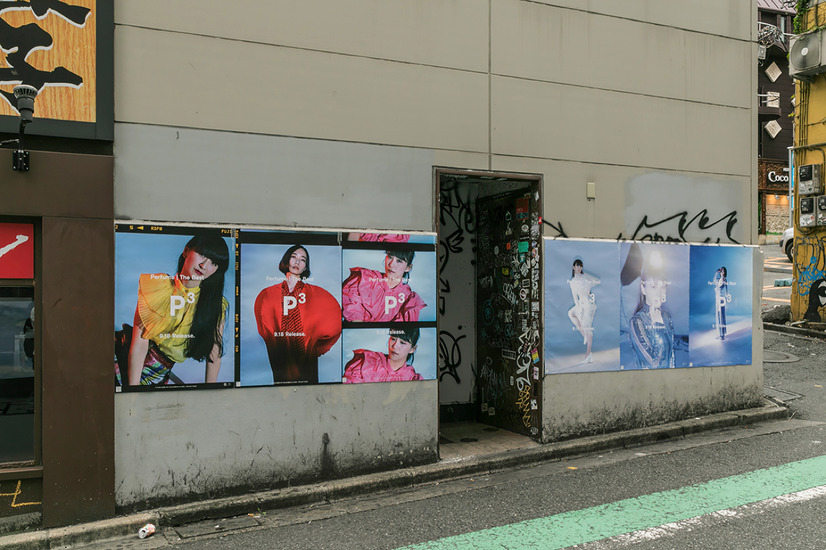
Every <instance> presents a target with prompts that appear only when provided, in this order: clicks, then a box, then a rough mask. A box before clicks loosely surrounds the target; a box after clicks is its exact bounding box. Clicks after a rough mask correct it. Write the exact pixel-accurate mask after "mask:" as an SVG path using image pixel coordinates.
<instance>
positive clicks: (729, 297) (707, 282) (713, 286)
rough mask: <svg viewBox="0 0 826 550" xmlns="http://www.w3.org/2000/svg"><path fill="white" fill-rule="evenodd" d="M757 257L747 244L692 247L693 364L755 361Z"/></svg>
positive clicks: (691, 341) (730, 363)
mask: <svg viewBox="0 0 826 550" xmlns="http://www.w3.org/2000/svg"><path fill="white" fill-rule="evenodd" d="M752 258H753V251H752V249H751V248H747V247H743V246H721V245H716V246H715V245H692V246H691V339H690V345H689V350H690V366H694V367H705V366H716V365H750V364H751V348H752V328H753V327H752V290H753V289H752V266H753V263H752Z"/></svg>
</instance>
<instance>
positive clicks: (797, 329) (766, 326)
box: [763, 321, 826, 339]
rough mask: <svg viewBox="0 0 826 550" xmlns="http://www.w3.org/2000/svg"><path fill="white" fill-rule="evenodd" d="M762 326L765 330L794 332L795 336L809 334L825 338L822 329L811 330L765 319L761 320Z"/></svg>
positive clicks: (825, 334) (825, 333)
mask: <svg viewBox="0 0 826 550" xmlns="http://www.w3.org/2000/svg"><path fill="white" fill-rule="evenodd" d="M763 328H764V329H766V330H773V331H774V332H783V333H786V334H794V335H796V336H809V337H811V338H820V339H826V332H824V331H822V330H812V329H809V328H801V327H793V326H790V325H778V324H777V323H769V322H766V321H763Z"/></svg>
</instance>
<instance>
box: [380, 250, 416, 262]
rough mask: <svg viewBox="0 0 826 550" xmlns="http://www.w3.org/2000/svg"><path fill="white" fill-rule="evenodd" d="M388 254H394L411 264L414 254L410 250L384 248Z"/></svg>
mask: <svg viewBox="0 0 826 550" xmlns="http://www.w3.org/2000/svg"><path fill="white" fill-rule="evenodd" d="M384 253H385V254H387V255H388V256H395V257H396V258H398V259H400V260H401V261H403V262H404V263H406V264H407V265H413V256H415V255H416V253H415V252H413V251H412V250H385V251H384Z"/></svg>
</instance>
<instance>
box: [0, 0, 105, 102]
mask: <svg viewBox="0 0 826 550" xmlns="http://www.w3.org/2000/svg"><path fill="white" fill-rule="evenodd" d="M21 9H23V10H25V9H30V10H31V11H32V13H33V14H34V15H35V16H36V17H37V18H38V19H43V18H44V17H46V16H47V15H49V13H50V12H51V13H53V14H55V15H58V16H60V17H63V18H64V19H66V20H67V21H69V22H70V23H72V24H74V25H76V26H79V27H82V26H84V25H85V24H86V20H87V19H88V17H89V14H90V13H91V10H90V9H89V8H85V7H83V6H73V5H71V4H68V3H66V2H61V1H59V0H30V1H28V2H26V1H24V0H14V1H7V2H0V15H2V13H3V12H4V11H7V10H16V11H19V10H21ZM53 45H54V40H53V39H52V36H51V35H50V34H49V33H48V32H46V31H45V30H43V29H41V28H40V27H39V26H38V25H37V24H35V23H28V24H25V25H21V26H20V27H14V26H12V25H10V24H8V23H7V22H6V21H4V20H3V19H0V48H2V49H3V51H5V52H8V53H7V55H6V64H7V65H8V67H4V68H0V84H17V83H20V84H28V85H29V86H34V87H35V88H37V89H38V90H42V89H43V87H44V86H46V85H51V86H72V87H75V88H77V87H80V86H81V85H82V84H83V78H82V77H81V76H80V75H77V74H75V73H73V72H72V71H70V70H68V69H67V68H65V67H55V68H54V69H52V70H50V71H43V70H40V69H38V68H36V67H33V66H32V65H31V64H29V62H28V61H27V58H28V57H29V55H30V54H31V53H32V52H34V51H36V50H48V49H51V48H52V46H53ZM0 93H2V95H3V97H4V98H5V99H6V101H8V102H9V104H10V105H11V106H12V107H14V108H17V100H16V99H15V98H14V95H13V94H12V92H9V91H2V92H0Z"/></svg>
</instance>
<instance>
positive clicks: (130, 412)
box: [115, 0, 762, 505]
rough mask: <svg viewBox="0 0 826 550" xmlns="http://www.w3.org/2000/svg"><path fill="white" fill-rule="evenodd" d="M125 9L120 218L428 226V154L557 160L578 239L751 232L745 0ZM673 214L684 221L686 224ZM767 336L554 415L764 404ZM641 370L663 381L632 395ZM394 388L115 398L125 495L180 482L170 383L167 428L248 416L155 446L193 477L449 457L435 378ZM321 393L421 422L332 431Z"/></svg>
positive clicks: (340, 405) (463, 164)
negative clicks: (726, 228)
mask: <svg viewBox="0 0 826 550" xmlns="http://www.w3.org/2000/svg"><path fill="white" fill-rule="evenodd" d="M115 19H116V29H115V120H116V141H115V158H116V173H115V209H116V217H117V218H120V219H145V220H158V221H174V222H201V223H220V222H224V223H226V222H229V223H237V224H258V225H266V226H278V227H299V228H343V229H347V228H371V229H400V230H401V229H408V230H424V231H433V230H435V229H436V217H435V215H436V195H435V184H434V182H433V179H432V168H433V167H434V166H447V167H452V168H467V169H480V170H497V171H515V172H522V173H538V174H542V175H543V177H544V188H543V197H544V213H543V215H544V216H545V218H546V219H548V220H551V221H553V222H554V224H555V225H557V226H560V227H564V229H565V234H566V235H567V236H570V237H601V238H616V237H618V236H621V237H625V238H630V237H632V236H634V235H635V232H636V231H637V228H638V227H639V224H640V221H641V219H643V218H645V217H646V216H647V217H648V219H649V220H659V219H666V218H668V217H669V216H673V215H674V214H680V213H685V215H686V216H687V217H688V218H692V217H693V216H694V215H695V214H697V213H698V212H701V211H703V210H705V211H706V212H707V215H708V216H709V218H711V219H718V218H723V217H724V216H726V215H729V214H730V213H732V212H734V213H735V215H736V219H737V224H736V225H735V226H734V230H733V232H732V233H730V234H727V233H724V232H721V229H720V226H715V227H714V228H712V229H703V228H699V227H692V228H690V231H689V232H688V233H687V234H686V235H685V237H686V238H687V239H688V240H705V239H706V238H710V239H712V240H714V239H720V240H721V241H724V242H730V241H732V240H734V241H737V242H740V243H753V242H756V235H757V220H756V212H754V211H753V207H752V205H754V204H755V203H756V191H755V185H754V181H755V179H756V173H755V171H756V164H757V163H756V135H755V132H753V130H752V129H753V128H754V127H755V125H756V111H757V109H756V94H755V92H754V90H756V72H755V71H756V68H755V67H756V64H755V63H753V60H754V58H755V56H756V46H755V43H754V32H755V29H756V24H755V23H756V6H755V5H754V2H753V1H751V0H736V1H732V2H727V3H725V5H724V6H721V5H720V3H719V2H713V1H712V0H698V1H696V2H676V3H675V2H662V1H659V0H627V1H623V2H616V1H613V0H601V1H599V0H589V1H588V2H582V1H581V0H576V1H574V0H558V1H533V2H527V1H522V0H487V1H484V0H435V1H434V0H395V1H393V2H382V1H378V0H352V1H350V2H334V1H329V0H326V1H323V0H305V1H302V2H293V1H287V0H272V1H269V2H259V1H252V0H239V1H236V2H216V1H204V0H198V1H196V0H180V1H177V2H171V3H170V2H161V1H159V0H142V1H141V2H127V1H124V0H119V1H118V0H116V2H115ZM586 182H594V183H595V184H596V187H595V188H596V198H595V199H592V200H589V199H588V198H586V196H585V186H586ZM695 186H698V188H702V189H709V188H710V189H714V192H713V193H711V194H710V195H711V196H709V193H705V192H703V193H697V192H696V191H693V189H694V187H695ZM649 189H650V190H651V191H656V192H652V193H647V192H646V191H647V190H649ZM661 196H666V197H668V198H667V200H664V199H661V198H658V197H661ZM647 197H654V198H653V199H651V200H650V201H649V200H648V199H647ZM664 231H665V234H664V235H665V236H674V235H672V234H671V233H673V232H675V231H677V228H676V224H674V225H673V227H672V226H668V227H667V229H664ZM546 235H548V236H556V233H555V232H554V231H552V230H550V229H548V230H547V231H546ZM637 236H638V237H639V234H637ZM756 326H757V325H756ZM754 348H755V361H754V364H753V365H751V366H742V367H733V368H725V367H724V368H715V369H678V371H679V372H658V373H639V374H635V375H634V376H624V375H627V374H629V373H611V374H599V373H597V374H587V375H576V376H548V377H546V378H545V387H546V389H549V388H552V389H551V390H550V391H546V392H545V403H544V407H545V424H544V426H543V427H544V429H545V432H546V434H551V435H552V434H558V435H564V436H569V435H571V434H576V433H578V432H577V431H578V430H579V431H580V432H583V431H587V430H593V429H594V426H598V425H599V422H598V421H599V420H600V419H602V420H604V419H605V416H604V415H605V414H607V415H608V418H609V420H611V418H613V419H615V420H616V419H618V418H633V413H634V412H635V411H637V412H639V411H642V413H643V414H642V417H650V416H651V414H652V413H653V412H655V411H660V412H662V411H663V410H666V409H668V410H670V411H671V413H669V414H674V413H675V411H676V409H674V407H673V405H674V404H675V403H677V404H679V407H681V409H680V410H682V411H688V410H694V409H696V408H697V407H699V406H700V404H702V403H713V406H714V407H716V408H725V407H737V406H742V405H743V404H745V403H748V402H753V401H754V399H755V398H756V396H757V394H758V393H759V391H760V390H759V389H760V388H762V365H761V363H760V361H759V351H760V350H761V349H762V338H761V334H760V333H759V331H758V332H757V333H756V334H755V344H754ZM648 374H651V376H647V377H646V375H648ZM644 377H645V380H646V381H647V382H646V383H647V384H648V385H647V386H646V388H647V389H646V392H647V393H645V395H642V394H640V396H639V398H638V399H630V400H629V399H628V398H627V396H628V395H629V394H633V393H634V390H635V389H636V388H638V387H640V379H641V378H644ZM378 386H380V387H376V388H371V389H370V397H371V399H370V400H364V399H362V396H361V395H355V394H352V392H341V389H340V388H337V387H307V388H298V389H296V390H295V393H294V394H290V395H286V393H285V392H283V391H282V392H281V393H282V394H284V395H283V396H282V397H283V404H284V405H285V406H284V407H277V406H275V405H273V402H272V400H271V397H272V396H271V395H269V394H268V392H266V391H263V390H256V391H252V392H249V391H240V390H239V391H231V392H224V393H222V399H228V400H229V401H227V403H226V404H225V405H222V407H223V408H211V407H208V406H202V405H199V404H198V403H197V401H198V397H199V396H200V394H191V395H187V396H185V397H184V396H182V397H180V398H177V397H176V398H172V397H170V396H168V395H163V396H161V395H158V394H154V393H150V394H145V393H144V394H139V395H136V396H134V398H133V396H129V398H128V399H127V396H125V395H119V396H116V407H117V414H118V417H117V419H116V421H117V438H116V451H117V461H118V462H117V472H116V477H117V481H118V483H117V487H118V499H119V502H120V503H121V504H124V505H128V504H130V503H131V504H134V503H136V502H139V501H141V500H142V499H145V498H146V495H147V494H148V493H147V492H148V490H149V487H150V486H152V487H153V488H157V487H164V486H168V485H169V484H168V482H169V479H167V478H168V477H170V476H173V475H174V471H173V470H175V469H177V467H176V468H166V467H164V468H161V467H160V466H161V464H159V463H156V462H158V461H159V460H161V459H160V458H158V457H156V455H154V454H152V453H145V452H140V451H139V447H140V446H141V445H144V444H145V442H146V441H148V440H149V438H152V437H155V435H154V434H156V433H158V432H157V430H156V426H154V425H153V424H152V423H146V422H144V420H143V419H145V418H154V417H153V416H152V414H153V413H152V411H154V410H156V409H158V408H159V407H167V406H170V403H171V402H173V401H174V402H176V403H177V402H178V401H180V402H181V404H182V405H181V406H182V407H183V406H184V405H185V408H186V409H187V410H188V411H189V412H188V413H187V416H186V417H181V418H180V422H178V421H177V420H175V419H174V418H171V419H168V420H169V422H171V423H170V424H166V425H165V426H166V427H167V428H168V429H169V430H170V431H169V432H167V433H170V434H179V433H181V432H183V431H186V430H185V427H184V426H185V425H186V424H187V423H188V422H192V421H193V420H192V419H193V418H197V419H198V421H199V422H203V423H205V424H207V425H212V426H219V427H220V429H221V430H224V431H227V432H229V431H232V432H233V433H237V434H238V436H237V439H238V440H237V441H236V440H235V439H233V440H230V439H226V440H220V441H225V443H224V446H223V447H222V445H221V443H220V441H219V442H218V443H217V444H216V443H215V442H214V441H211V440H210V441H209V442H207V441H206V438H211V437H215V436H214V434H212V433H202V432H200V431H196V432H191V433H190V435H188V436H187V437H188V438H189V439H191V441H187V442H186V443H191V444H192V445H191V446H188V445H186V444H181V445H171V446H167V447H164V445H163V441H161V442H160V443H159V445H160V447H159V450H160V449H164V452H166V453H167V454H168V456H165V457H163V463H164V464H179V465H182V466H181V467H182V468H183V467H185V468H190V469H192V470H191V471H207V472H210V473H211V475H212V477H211V478H210V480H209V483H208V484H205V485H204V486H203V487H196V489H195V490H196V492H204V493H205V492H209V491H213V490H214V488H215V487H220V486H229V487H232V486H239V487H240V486H246V485H250V486H252V485H255V484H260V483H263V482H265V481H266V480H268V479H272V476H271V472H273V471H277V472H279V476H281V477H279V479H282V478H295V479H299V478H300V479H307V478H312V477H313V476H314V475H318V474H319V470H318V464H321V463H322V462H321V455H320V454H319V453H320V452H321V449H322V447H323V448H324V452H325V453H333V455H334V456H339V457H343V456H347V457H348V459H347V460H343V461H342V462H341V467H342V468H347V467H349V466H348V465H349V464H350V462H348V461H349V460H350V459H353V460H357V459H359V458H361V459H363V460H364V461H365V463H368V464H376V465H377V467H379V466H380V467H392V466H393V465H396V466H397V465H399V464H401V463H403V462H404V460H405V459H402V458H398V456H397V455H394V454H393V452H394V448H396V447H394V444H395V443H397V442H398V441H399V438H402V439H403V441H402V443H403V445H404V446H405V448H407V449H409V450H410V451H411V453H410V454H411V455H412V456H413V457H414V458H413V459H414V461H427V460H435V457H436V454H435V453H436V451H435V449H436V447H437V439H438V431H437V421H438V417H437V413H438V388H437V385H436V384H432V383H428V384H422V385H421V386H420V387H418V388H416V389H415V390H409V389H407V388H403V390H404V391H402V389H400V388H398V387H397V386H398V384H382V385H378ZM287 393H289V392H287ZM224 394H226V397H224ZM230 394H231V395H230ZM232 400H238V403H237V404H235V405H234V404H233V402H232ZM242 401H243V403H242ZM318 402H334V403H335V404H336V409H335V411H336V414H338V413H341V412H343V411H347V410H356V409H359V410H360V411H361V412H359V414H360V415H363V417H364V418H365V419H366V418H370V417H372V416H376V415H377V414H378V413H379V412H380V411H386V410H387V407H390V408H391V409H392V410H393V411H394V413H397V414H401V415H404V414H412V415H414V416H415V417H416V418H417V419H418V420H419V421H418V422H416V423H415V424H414V423H407V424H406V426H405V428H404V430H406V431H405V433H404V435H403V436H401V435H399V434H400V433H401V432H400V428H399V426H398V425H397V424H394V423H393V421H392V420H390V419H388V420H387V422H386V424H387V425H386V426H385V425H377V426H372V428H375V429H372V430H371V431H369V432H368V431H364V430H361V431H359V430H358V427H356V432H358V433H360V438H361V442H360V443H359V444H356V443H355V442H354V441H353V439H352V437H354V436H353V435H352V426H351V427H348V428H346V429H345V428H339V429H338V431H337V432H335V431H334V432H328V431H324V430H322V429H320V427H321V426H322V425H324V424H326V423H328V422H329V416H327V414H328V413H325V412H323V411H321V410H319V409H318V408H313V407H308V408H306V409H303V408H302V407H301V404H302V403H318ZM279 403H281V402H280V401H279ZM173 405H175V406H176V407H177V406H178V405H177V404H175V403H173ZM236 406H237V407H238V409H237V410H241V411H243V412H244V414H245V415H246V414H252V411H255V410H261V411H267V412H268V413H269V414H272V415H278V414H283V415H285V416H286V417H287V423H286V424H280V425H281V426H292V425H293V423H300V424H301V425H307V426H311V427H312V431H311V432H310V434H311V435H310V436H308V437H306V438H300V439H299V440H297V441H290V442H289V445H281V444H279V441H281V440H282V439H284V438H288V435H287V434H286V432H284V433H282V431H283V430H281V428H279V427H277V426H272V427H271V428H266V429H265V430H264V432H259V431H258V428H257V427H256V426H255V425H254V423H239V422H237V418H236V417H235V416H234V415H233V414H232V411H233V410H235V409H234V407H236ZM371 406H374V407H375V410H370V409H369V407H371ZM669 407H670V409H669ZM692 407H694V409H692ZM365 408H366V409H365ZM175 410H181V409H175ZM288 411H289V412H288ZM564 411H571V412H569V413H565V412H564ZM606 411H607V412H606ZM574 412H575V414H574ZM373 413H375V414H373ZM658 414H659V413H658ZM600 415H602V416H600ZM666 416H668V414H663V415H662V416H661V418H663V417H666ZM365 421H366V420H365ZM372 421H373V420H370V422H372ZM380 424H381V423H380ZM603 425H611V426H620V427H621V425H622V422H613V424H612V423H611V422H608V423H606V424H603ZM161 433H163V432H161ZM321 433H324V434H325V435H326V434H328V433H329V444H325V445H324V446H322V443H321V439H320V437H321ZM387 434H396V435H394V436H393V437H387ZM262 436H264V437H265V439H269V440H271V444H272V445H273V450H272V452H271V454H270V455H268V456H267V458H266V460H261V461H258V462H256V463H254V465H252V466H250V467H249V468H248V469H246V470H245V472H246V473H245V474H244V476H242V478H238V477H237V476H234V475H233V471H234V469H233V468H231V467H227V466H228V465H229V466H232V465H233V464H235V463H238V464H240V463H242V462H244V461H245V460H246V459H247V458H248V457H247V456H246V455H245V454H244V452H240V451H232V452H231V453H229V455H228V454H227V451H228V450H229V449H230V447H231V448H232V449H252V448H253V447H254V443H255V442H256V441H257V439H256V438H258V437H262ZM316 436H318V437H316ZM397 436H398V437H397ZM170 437H171V436H170ZM176 437H177V435H176ZM547 437H548V436H546V438H547ZM169 442H171V440H170V441H169ZM198 448H203V449H209V450H210V451H209V452H205V453H200V454H199V453H197V452H196V451H193V449H198ZM135 456H141V457H142V459H141V461H140V462H139V463H137V464H135V461H134V460H133V457H135ZM228 457H229V464H228V463H227V460H228ZM307 457H316V458H317V460H315V459H313V460H309V459H307ZM377 457H379V458H377ZM387 457H393V458H391V459H389V460H388V458H387ZM408 462H409V460H408ZM354 463H355V462H354ZM183 465H186V466H183ZM193 468H194V469H193ZM167 470H169V471H170V473H169V474H168V475H167V474H162V475H160V477H158V476H155V475H150V473H152V472H159V471H160V472H165V471H167ZM144 474H146V475H144ZM164 476H166V477H164ZM164 490H165V489H161V491H162V492H163V491H164ZM175 491H176V490H174V489H169V491H168V494H159V495H157V497H158V498H165V497H169V498H176V497H178V496H180V495H179V494H178V493H176V492H175Z"/></svg>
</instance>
